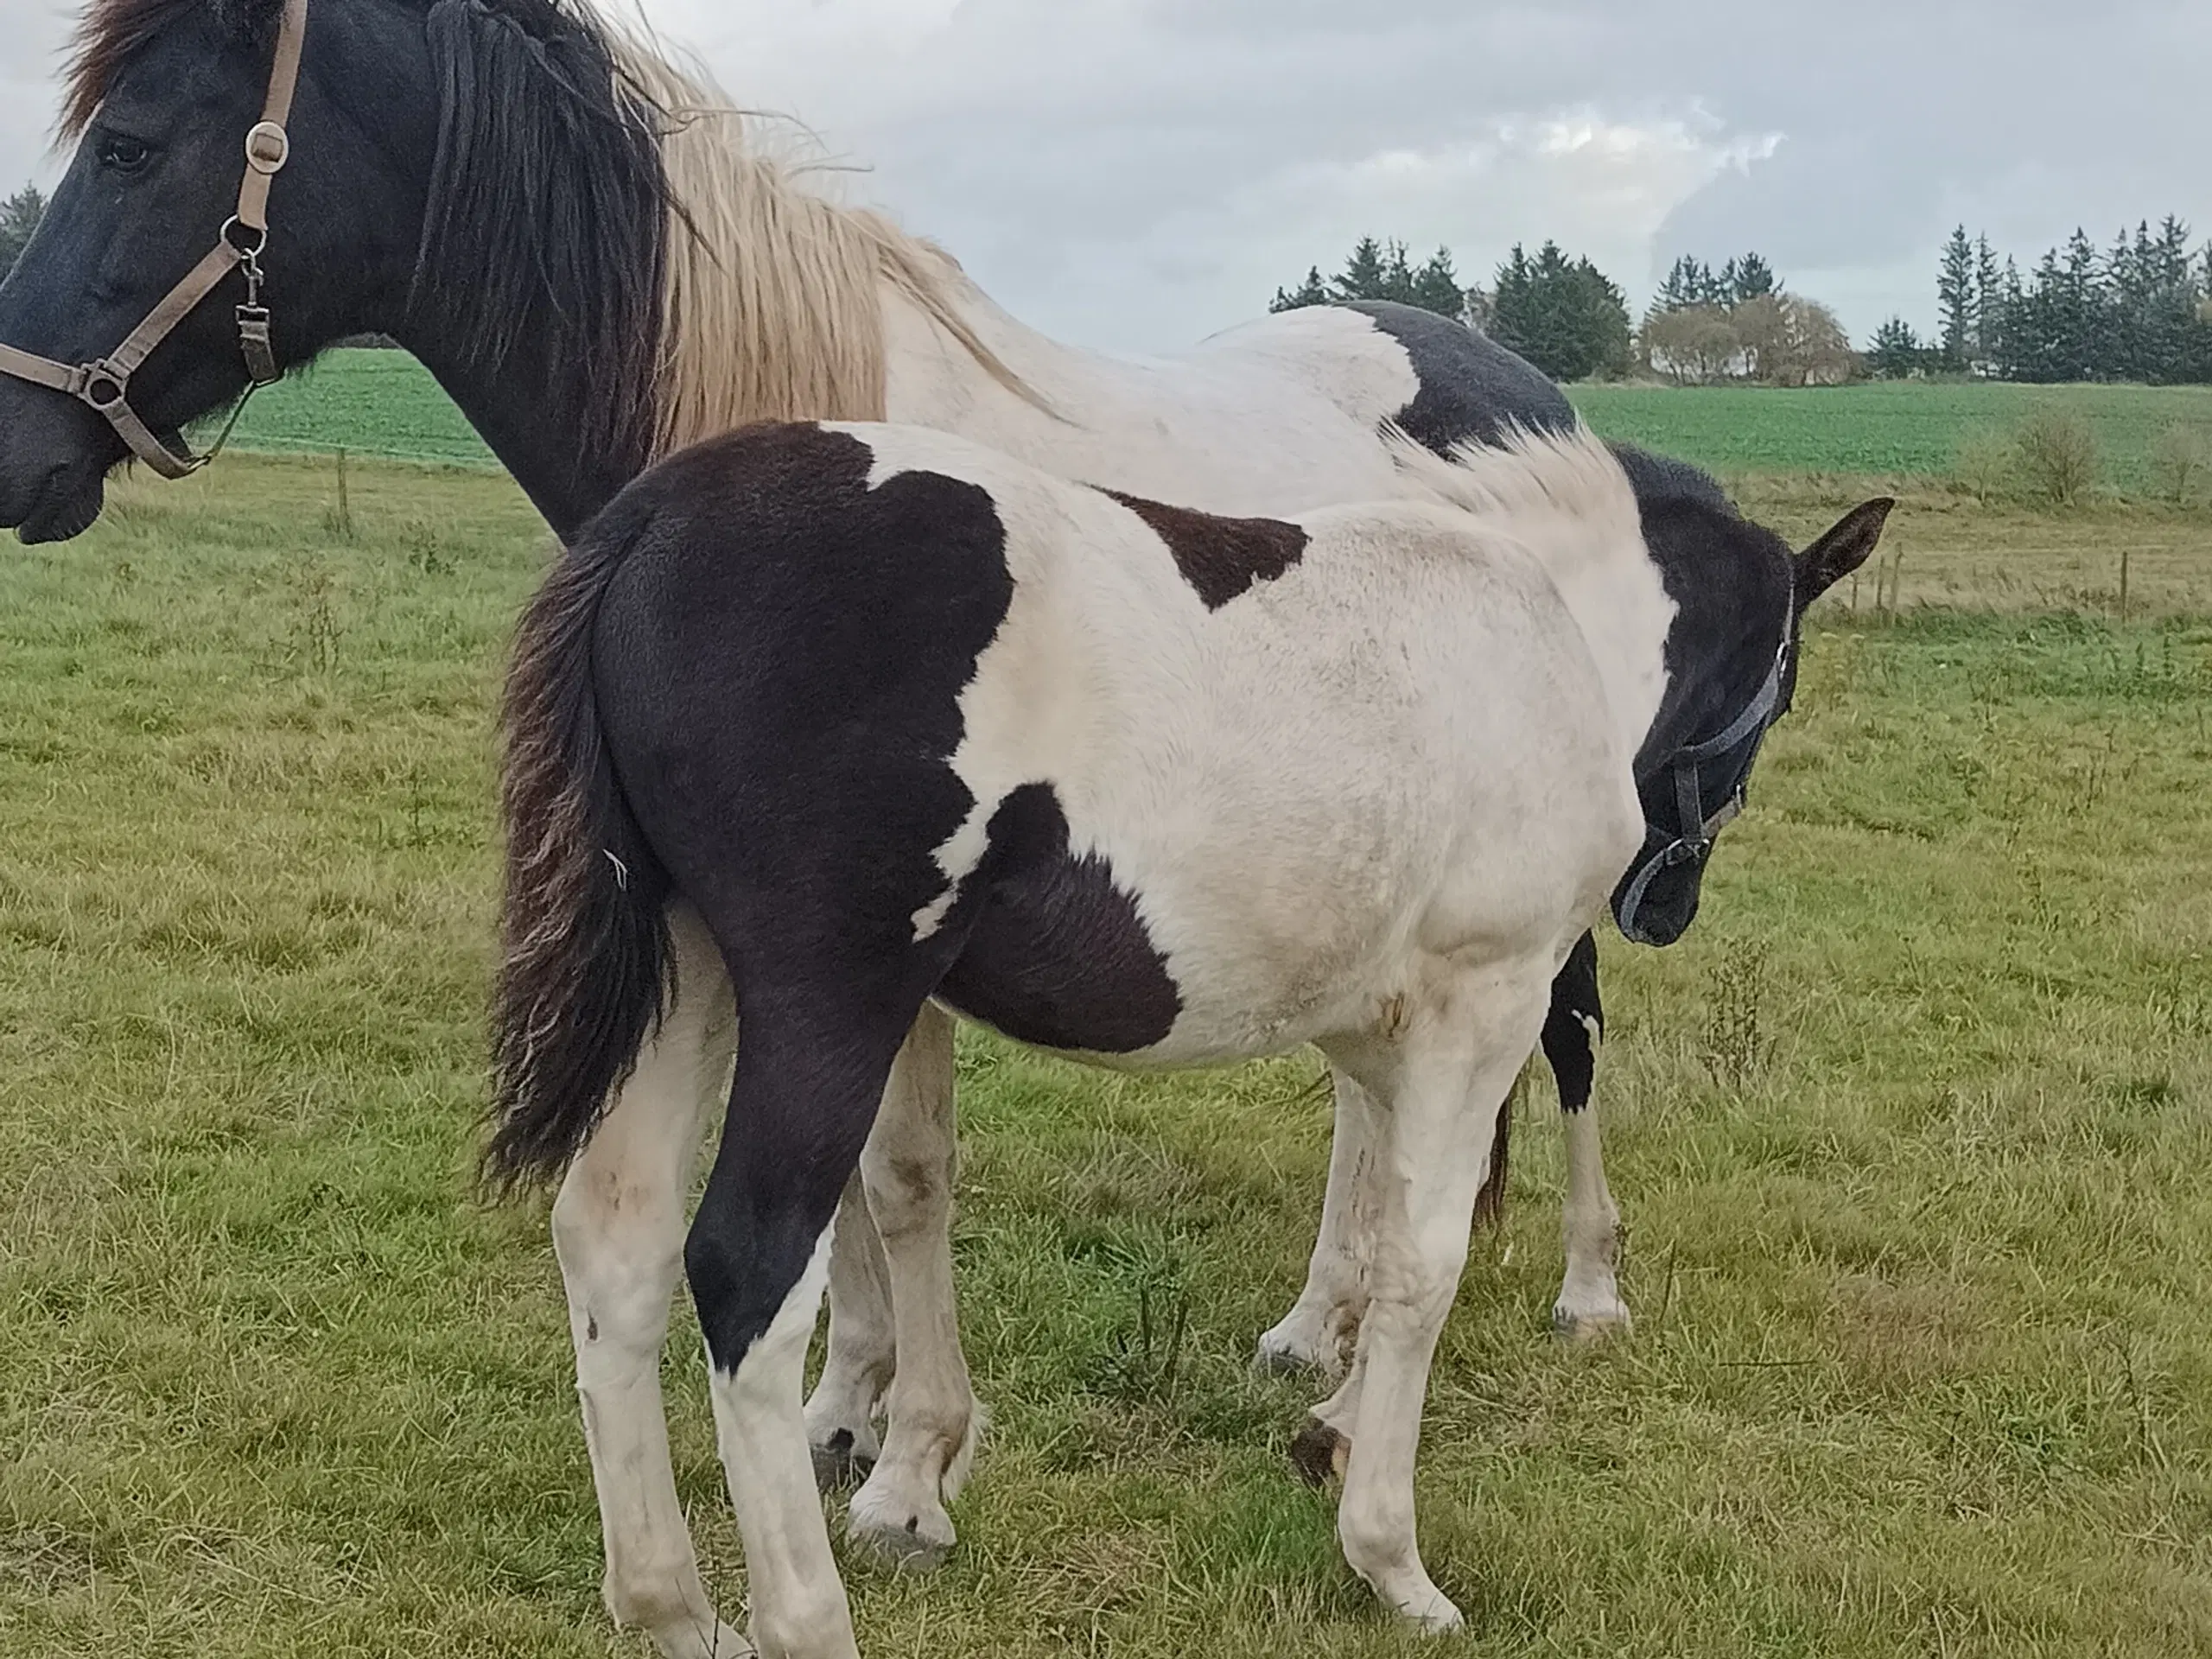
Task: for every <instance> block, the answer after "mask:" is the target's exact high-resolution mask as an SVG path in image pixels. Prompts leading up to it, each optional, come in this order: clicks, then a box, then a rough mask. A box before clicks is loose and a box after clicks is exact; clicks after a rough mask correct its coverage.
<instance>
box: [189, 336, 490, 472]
mask: <svg viewBox="0 0 2212 1659" xmlns="http://www.w3.org/2000/svg"><path fill="white" fill-rule="evenodd" d="M231 442H232V444H233V445H234V446H236V447H237V448H241V449H259V450H265V451H268V452H270V453H272V454H291V453H298V452H301V451H311V452H320V453H326V454H327V453H328V452H330V451H332V450H337V449H344V450H346V451H348V452H349V453H351V454H360V455H382V456H385V457H388V458H391V459H396V460H401V461H445V462H452V463H458V464H461V465H465V466H479V467H495V466H497V465H498V463H497V462H496V461H493V458H492V453H491V451H490V450H488V449H486V448H485V447H484V441H483V440H482V439H481V438H480V437H478V436H477V435H476V434H475V432H474V430H473V429H471V428H470V426H469V424H468V423H467V421H465V420H463V419H462V418H461V411H460V410H457V409H455V408H454V406H453V402H452V400H451V399H450V398H448V397H447V396H446V395H445V392H444V391H443V390H442V389H441V388H440V386H439V385H438V383H437V382H436V381H435V380H434V379H432V378H430V372H429V370H428V369H425V368H424V367H423V365H421V364H419V363H417V362H416V360H415V359H413V358H411V357H410V356H408V355H407V353H404V352H392V351H365V350H359V349H351V348H349V349H346V350H341V351H334V352H327V353H324V354H323V355H322V357H321V359H318V360H317V361H316V362H315V364H314V365H312V366H311V367H309V368H308V370H307V371H306V372H304V373H302V374H296V375H294V376H292V377H291V378H289V379H286V380H283V381H279V382H278V383H277V385H273V386H270V388H268V389H267V390H266V391H260V392H257V393H256V394H255V395H254V398H253V401H252V402H251V403H250V404H247V405H246V410H245V416H243V417H242V418H241V419H240V420H239V422H238V431H237V433H236V434H235V435H233V436H232V440H231Z"/></svg>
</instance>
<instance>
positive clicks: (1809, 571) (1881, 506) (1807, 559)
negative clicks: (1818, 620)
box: [1797, 495, 1897, 611]
mask: <svg viewBox="0 0 2212 1659" xmlns="http://www.w3.org/2000/svg"><path fill="white" fill-rule="evenodd" d="M1895 505H1897V501H1896V499H1894V498H1893V497H1891V496H1886V495H1878V496H1876V497H1875V498H1874V499H1872V501H1866V502H1861V503H1860V504H1859V505H1858V506H1855V507H1853V509H1852V510H1851V511H1850V512H1847V513H1845V514H1844V515H1843V517H1842V518H1839V519H1837V520H1836V521H1835V523H1834V525H1833V526H1831V527H1830V528H1829V530H1828V531H1827V534H1826V535H1824V536H1822V537H1821V539H1820V540H1819V541H1817V542H1815V543H1813V544H1812V545H1811V546H1810V547H1808V548H1807V549H1806V550H1804V551H1803V552H1802V553H1800V554H1799V555H1798V556H1797V608H1798V609H1799V610H1801V611H1802V610H1803V609H1804V608H1805V607H1807V606H1808V605H1810V604H1811V603H1812V602H1813V601H1815V600H1816V599H1818V598H1819V597H1820V596H1821V594H1825V593H1826V592H1827V590H1828V589H1829V588H1833V587H1834V586H1835V585H1836V583H1838V582H1841V581H1842V580H1843V579H1844V578H1845V577H1846V576H1847V575H1850V574H1851V573H1852V572H1853V571H1854V570H1856V569H1858V568H1859V566H1860V565H1862V564H1864V563H1866V561H1867V560H1868V559H1869V558H1870V557H1872V555H1873V551H1874V543H1877V542H1878V541H1880V540H1881V539H1882V526H1883V524H1885V523H1886V522H1887V521H1888V519H1889V516H1890V509H1891V507H1894V506H1895Z"/></svg>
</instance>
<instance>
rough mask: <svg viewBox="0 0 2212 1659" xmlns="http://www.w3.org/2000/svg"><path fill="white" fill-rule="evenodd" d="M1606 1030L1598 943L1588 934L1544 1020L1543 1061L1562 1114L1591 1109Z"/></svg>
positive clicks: (1555, 986) (1557, 982) (1555, 988)
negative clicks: (1552, 1079)
mask: <svg viewBox="0 0 2212 1659" xmlns="http://www.w3.org/2000/svg"><path fill="white" fill-rule="evenodd" d="M1585 1020H1587V1021H1589V1024H1585V1023H1584V1021H1585ZM1592 1027H1596V1029H1595V1030H1594V1031H1593V1030H1592ZM1604 1034H1605V1010H1604V1009H1603V1007H1600V1006H1599V1001H1598V941H1597V938H1596V937H1595V936H1594V935H1592V934H1588V933H1585V934H1584V935H1583V936H1582V937H1581V938H1580V939H1578V940H1576V941H1575V944H1574V949H1573V950H1571V951H1569V952H1568V953H1567V964H1566V966H1564V967H1563V968H1561V969H1560V970H1559V976H1558V977H1557V978H1556V979H1554V980H1553V981H1552V1006H1551V1011H1550V1013H1548V1014H1546V1015H1545V1016H1544V1058H1545V1059H1547V1060H1548V1061H1549V1062H1551V1068H1552V1075H1553V1076H1554V1077H1556V1078H1557V1079H1558V1080H1559V1103H1560V1110H1561V1111H1567V1112H1579V1111H1580V1110H1581V1109H1583V1108H1584V1107H1586V1106H1587V1105H1588V1104H1589V1103H1590V1091H1591V1088H1592V1084H1594V1083H1595V1082H1596V1080H1597V1072H1598V1052H1597V1048H1596V1046H1595V1040H1596V1039H1598V1038H1600V1037H1602V1036H1604Z"/></svg>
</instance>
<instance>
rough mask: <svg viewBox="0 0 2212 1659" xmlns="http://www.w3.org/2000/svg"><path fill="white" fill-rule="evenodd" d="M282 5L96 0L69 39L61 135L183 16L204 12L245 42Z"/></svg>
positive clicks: (264, 0)
mask: <svg viewBox="0 0 2212 1659" xmlns="http://www.w3.org/2000/svg"><path fill="white" fill-rule="evenodd" d="M282 10H283V0H92V4H91V5H90V6H88V7H86V10H85V15H84V16H83V17H82V18H80V19H79V21H78V24H77V33H76V35H75V37H74V38H73V41H71V45H70V52H69V67H68V70H67V77H66V79H65V82H64V91H63V96H62V105H61V136H62V137H64V138H74V137H77V136H78V135H79V134H80V133H82V132H83V131H84V130H85V129H86V126H88V125H89V124H91V122H92V117H93V116H94V115H95V114H97V113H98V112H99V107H100V105H101V103H102V102H103V101H104V100H105V99H106V97H107V95H108V92H109V91H110V90H111V88H112V87H113V86H114V85H115V78H116V77H117V76H118V75H119V74H121V73H123V69H124V65H125V64H127V63H129V62H130V60H131V59H132V58H134V57H135V56H137V54H138V53H139V52H141V51H142V50H143V49H144V48H145V47H146V46H147V44H148V43H149V42H150V41H152V40H153V39H154V37H155V36H156V35H159V34H160V33H161V32H162V30H163V29H167V28H168V27H169V26H170V25H171V24H172V23H174V22H176V21H177V20H178V19H179V18H181V17H183V16H186V15H187V14H188V13H191V12H195V11H196V12H200V13H202V14H204V15H206V16H209V17H212V18H213V19H214V20H215V22H216V23H217V24H218V26H219V27H220V28H221V29H223V31H224V32H225V33H226V34H227V35H232V36H233V37H234V38H235V39H236V40H237V41H238V43H239V44H240V45H242V46H245V45H252V44H254V43H256V42H257V41H259V40H261V39H262V38H263V37H264V35H266V34H267V33H268V32H269V31H270V29H272V28H273V27H274V26H275V23H276V20H277V16H278V14H279V13H280V12H281V11H282Z"/></svg>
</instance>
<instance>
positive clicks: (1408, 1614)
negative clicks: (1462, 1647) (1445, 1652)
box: [1398, 1596, 1467, 1636]
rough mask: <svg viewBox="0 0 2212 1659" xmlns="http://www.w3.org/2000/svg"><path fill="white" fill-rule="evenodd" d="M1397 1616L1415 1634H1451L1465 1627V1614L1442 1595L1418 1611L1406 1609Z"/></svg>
mask: <svg viewBox="0 0 2212 1659" xmlns="http://www.w3.org/2000/svg"><path fill="white" fill-rule="evenodd" d="M1398 1616H1399V1618H1402V1619H1403V1620H1404V1621H1405V1623H1406V1626H1407V1628H1408V1630H1412V1631H1413V1632H1414V1635H1416V1636H1452V1635H1456V1634H1457V1633H1458V1632H1459V1631H1460V1630H1465V1629H1466V1628H1467V1621H1466V1618H1465V1615H1464V1614H1462V1613H1461V1612H1460V1611H1459V1609H1458V1608H1457V1607H1454V1606H1453V1605H1452V1604H1451V1603H1450V1602H1449V1601H1447V1600H1446V1599H1445V1598H1444V1597H1442V1596H1439V1597H1437V1598H1436V1599H1435V1600H1433V1601H1432V1602H1430V1603H1429V1604H1428V1605H1427V1606H1425V1607H1423V1608H1422V1609H1421V1611H1419V1612H1414V1611H1411V1610H1410V1609H1408V1610H1407V1611H1402V1612H1401V1613H1400V1614H1399V1615H1398Z"/></svg>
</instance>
